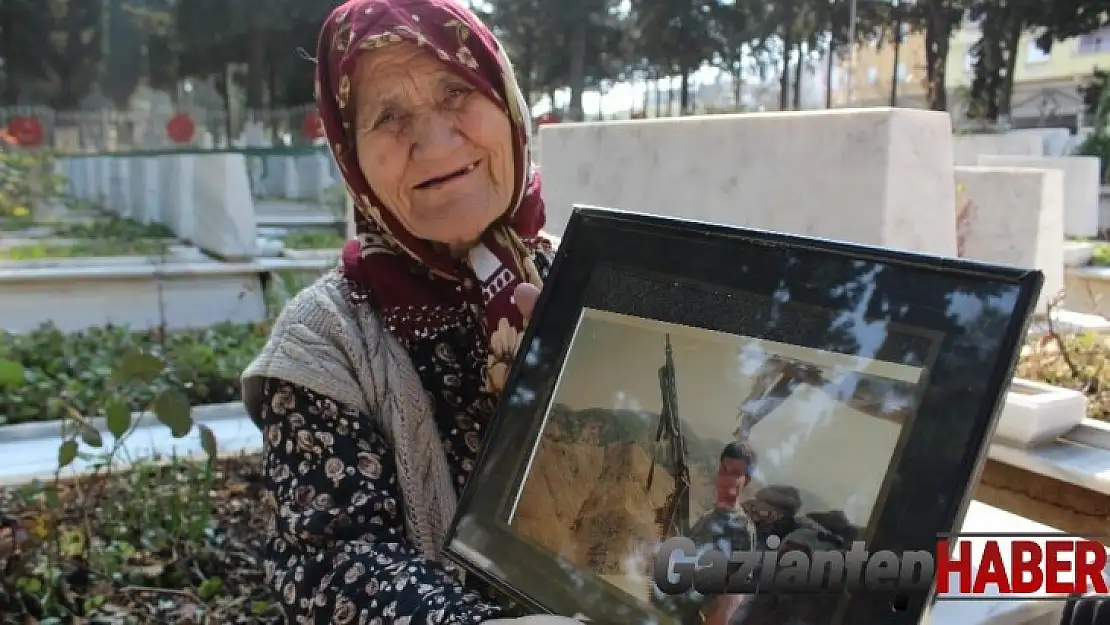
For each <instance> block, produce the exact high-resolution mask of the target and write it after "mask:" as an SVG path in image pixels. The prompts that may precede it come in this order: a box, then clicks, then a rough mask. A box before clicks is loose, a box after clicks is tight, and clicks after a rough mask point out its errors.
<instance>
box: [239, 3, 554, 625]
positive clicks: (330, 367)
mask: <svg viewBox="0 0 1110 625" xmlns="http://www.w3.org/2000/svg"><path fill="white" fill-rule="evenodd" d="M316 91H317V100H318V106H319V110H320V114H321V117H322V119H323V122H324V129H325V132H326V134H327V138H328V141H329V143H330V146H331V150H332V153H333V155H334V156H335V160H336V161H337V163H338V165H339V168H340V170H341V171H342V174H343V177H344V180H345V182H346V184H347V187H348V189H349V191H350V193H351V194H352V196H353V197H354V199H355V203H356V206H357V208H358V211H357V213H358V214H357V217H356V224H357V230H358V237H357V240H356V241H352V242H350V243H348V245H347V246H346V247H345V248H344V250H343V255H342V262H341V266H340V268H339V269H338V270H337V271H335V272H333V273H331V274H329V275H327V276H325V277H324V278H322V279H321V280H319V281H318V282H317V283H315V284H314V285H312V286H311V287H309V288H307V289H305V290H304V291H303V292H301V293H300V294H299V295H298V296H297V297H295V298H294V299H293V300H292V301H291V302H290V303H289V304H288V305H287V306H286V308H285V310H284V311H283V312H282V314H281V315H280V317H279V318H278V320H277V322H276V324H275V326H274V329H273V333H272V335H271V337H270V340H269V342H268V343H267V345H266V347H265V348H264V349H263V351H262V353H261V354H260V355H259V356H258V358H257V359H256V360H255V362H254V363H253V364H251V366H250V367H249V368H248V369H247V371H246V372H245V373H244V375H243V389H244V401H245V403H246V405H247V408H248V410H249V412H250V414H251V416H252V418H253V419H254V420H255V421H256V423H258V425H259V427H260V428H261V429H262V431H263V434H264V440H265V449H264V454H263V470H264V475H265V480H266V484H267V486H268V489H269V491H268V498H269V506H270V507H271V508H272V511H273V517H274V522H273V524H272V526H271V528H270V530H269V531H270V535H269V539H268V542H267V553H266V560H265V563H264V565H265V573H266V579H267V580H268V584H269V585H270V586H271V587H272V588H273V590H274V591H275V592H276V593H277V595H278V596H279V597H280V598H281V602H282V605H283V606H284V609H285V611H286V615H287V620H288V621H289V622H290V623H321V624H323V623H336V624H340V625H343V624H346V623H380V624H387V623H407V624H412V625H416V624H418V623H419V624H424V623H451V624H461V623H479V622H497V623H508V622H517V623H535V624H555V623H574V621H572V620H570V619H564V618H561V617H552V616H542V615H541V616H531V617H522V618H518V619H503V618H501V617H503V616H504V615H503V613H502V610H501V608H500V607H498V604H497V603H496V602H494V601H492V600H491V599H490V596H489V593H488V592H486V591H485V590H484V589H482V588H480V587H479V586H478V585H477V584H467V583H466V582H464V581H463V579H462V576H461V574H460V573H459V572H458V571H457V570H455V569H453V568H452V567H451V566H450V565H449V564H448V563H446V562H445V561H444V559H443V556H442V554H441V548H442V546H443V541H444V532H445V530H446V528H447V526H448V524H449V523H450V521H451V518H452V515H453V513H454V509H455V502H456V498H457V496H458V495H459V493H460V491H461V489H462V488H463V486H464V485H465V484H466V483H467V480H468V478H469V477H470V474H471V472H472V471H473V470H474V463H475V460H476V456H477V453H478V448H479V445H480V443H481V440H482V436H483V434H484V433H485V431H486V429H487V426H488V425H489V423H490V420H491V419H492V418H493V416H494V412H495V410H496V408H497V402H498V396H499V391H500V390H501V387H502V385H503V384H504V381H505V377H506V372H507V367H508V363H509V362H511V360H512V357H513V352H514V350H515V349H516V347H517V345H518V343H519V333H520V332H521V331H522V330H523V328H524V325H525V323H526V321H527V315H528V313H530V311H531V305H532V304H533V303H534V301H535V297H536V295H537V294H538V292H539V291H538V287H539V286H540V285H541V281H542V279H543V278H544V276H545V275H546V272H547V270H548V268H549V266H550V254H551V244H550V242H549V240H548V239H546V238H545V237H544V236H543V235H542V234H541V233H540V228H541V226H542V225H543V223H544V207H543V201H542V200H541V198H540V187H539V178H538V176H537V175H536V173H535V171H534V169H533V167H532V165H531V162H530V158H529V140H530V124H531V121H530V118H529V114H528V109H527V105H526V103H525V100H524V98H523V97H522V95H521V93H520V90H519V88H518V87H517V84H516V82H515V79H514V78H513V72H512V68H511V67H510V65H509V61H508V57H507V55H506V54H505V51H504V49H503V48H502V47H501V46H500V44H499V43H498V42H497V41H496V40H495V39H494V37H493V35H492V34H491V33H490V31H489V30H488V29H487V28H486V27H485V26H483V25H482V24H481V23H480V22H479V21H478V20H477V19H476V18H475V16H474V15H473V14H472V13H471V12H470V11H469V10H467V9H466V8H464V7H463V6H462V5H460V4H458V3H457V2H456V1H455V0H349V1H348V2H346V3H344V4H343V5H342V6H340V7H339V8H337V9H336V10H335V11H334V12H333V13H332V14H331V16H330V17H329V18H328V19H327V21H326V22H325V24H324V26H323V29H322V31H321V34H320V40H319V47H318V54H317V73H316ZM491 619H494V620H493V621H491Z"/></svg>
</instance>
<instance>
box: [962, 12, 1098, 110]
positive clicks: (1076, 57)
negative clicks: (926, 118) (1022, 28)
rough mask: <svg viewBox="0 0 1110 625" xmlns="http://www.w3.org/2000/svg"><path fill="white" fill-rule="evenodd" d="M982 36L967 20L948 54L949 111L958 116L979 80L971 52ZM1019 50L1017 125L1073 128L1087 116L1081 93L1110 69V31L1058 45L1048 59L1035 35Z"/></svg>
mask: <svg viewBox="0 0 1110 625" xmlns="http://www.w3.org/2000/svg"><path fill="white" fill-rule="evenodd" d="M980 36H981V32H980V30H979V27H978V25H976V24H975V23H974V22H971V21H970V20H968V21H965V22H964V24H963V26H962V28H961V29H960V30H958V31H957V32H956V34H955V35H954V37H953V39H952V45H951V48H950V50H949V53H948V67H947V70H948V71H947V87H948V101H949V109H950V110H952V112H953V114H954V115H956V116H957V117H958V116H959V115H960V114H962V113H963V112H964V111H966V109H967V98H968V93H969V91H968V90H969V89H970V87H971V81H972V79H973V78H974V75H975V72H974V63H975V57H974V55H973V54H972V52H971V49H972V46H974V45H975V43H976V42H977V41H979V37H980ZM1019 50H1020V51H1019V54H1018V60H1017V65H1016V67H1015V68H1014V94H1013V100H1012V115H1011V117H1012V119H1013V123H1014V125H1016V126H1039V125H1044V124H1050V125H1055V123H1054V122H1056V123H1065V124H1068V125H1071V124H1073V123H1076V121H1077V120H1076V118H1077V116H1079V117H1081V115H1082V112H1083V100H1082V97H1081V96H1080V94H1079V93H1078V92H1077V90H1076V88H1077V87H1079V86H1080V85H1083V84H1084V83H1086V82H1087V80H1089V79H1090V77H1091V75H1092V74H1093V73H1094V71H1095V69H1096V68H1105V69H1110V28H1104V29H1102V30H1099V31H1096V32H1093V33H1090V34H1087V35H1082V36H1080V37H1075V38H1073V39H1068V40H1066V41H1061V42H1057V43H1056V44H1054V45H1053V46H1052V51H1051V52H1049V53H1048V54H1046V53H1044V52H1042V51H1041V50H1040V48H1038V47H1037V44H1036V37H1035V36H1034V35H1024V36H1023V37H1022V39H1021V44H1020V46H1019Z"/></svg>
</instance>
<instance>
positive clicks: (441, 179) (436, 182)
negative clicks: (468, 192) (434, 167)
mask: <svg viewBox="0 0 1110 625" xmlns="http://www.w3.org/2000/svg"><path fill="white" fill-rule="evenodd" d="M480 162H481V161H474V162H473V163H470V164H469V165H467V166H466V167H462V168H459V169H456V170H455V171H453V172H451V173H449V174H446V175H443V176H436V177H435V178H429V179H427V180H425V181H424V182H421V183H420V184H418V185H416V188H417V189H419V190H421V191H427V190H429V189H436V188H438V187H441V186H443V185H446V184H450V183H452V182H454V181H456V180H458V179H460V178H462V177H463V176H466V175H467V174H469V173H471V172H473V171H474V170H475V169H478V164H479V163H480Z"/></svg>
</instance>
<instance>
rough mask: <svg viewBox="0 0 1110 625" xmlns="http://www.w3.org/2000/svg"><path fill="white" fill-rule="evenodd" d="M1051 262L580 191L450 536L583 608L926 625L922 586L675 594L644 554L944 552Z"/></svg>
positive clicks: (673, 622) (534, 595)
mask: <svg viewBox="0 0 1110 625" xmlns="http://www.w3.org/2000/svg"><path fill="white" fill-rule="evenodd" d="M1041 282H1042V277H1041V274H1040V273H1039V272H1036V271H1030V270H1024V269H1017V268H1008V267H999V266H993V265H987V264H982V263H975V262H969V261H963V260H957V259H947V258H938V257H930V256H925V255H919V254H911V253H906V252H899V251H891V250H884V249H878V248H873V247H866V246H859V245H851V244H845V243H836V242H830V241H823V240H817V239H811V238H805V237H796V236H789V235H783V234H775V233H769V232H762V231H754V230H745V229H740V228H733V227H726V226H718V225H712V224H705V223H697V222H689V221H683V220H678V219H670V218H663V217H655V216H647V215H640V214H634V213H627V212H622V211H612V210H606V209H600V208H592V207H576V208H575V212H574V214H573V216H572V217H571V220H570V223H569V225H568V227H567V230H566V233H565V236H564V238H563V240H562V243H561V245H560V248H559V251H558V256H557V258H556V261H555V265H554V267H553V269H552V273H551V275H550V276H549V279H548V282H547V284H546V286H545V288H544V292H543V294H542V296H541V298H540V301H539V302H538V303H537V307H536V311H535V313H534V315H533V318H532V322H531V325H530V327H529V330H528V332H527V333H526V334H525V336H524V338H523V341H522V346H521V350H520V352H519V355H518V360H517V362H516V365H515V367H514V369H513V373H512V375H511V376H510V379H509V383H508V388H507V390H506V393H505V396H504V398H503V400H502V403H501V408H500V410H499V413H498V416H497V418H496V421H495V422H494V424H493V426H492V428H491V430H490V431H489V432H488V433H487V437H486V441H485V447H484V449H483V451H482V455H481V458H480V460H479V466H478V468H477V472H476V474H475V476H474V478H473V479H472V482H471V484H470V485H469V486H468V488H467V490H466V492H465V494H464V496H463V497H462V499H461V500H460V502H459V506H458V512H457V515H456V518H455V522H454V524H453V526H452V528H451V530H450V533H449V536H448V541H447V545H446V550H447V553H448V555H449V556H450V557H451V558H452V559H453V560H455V561H456V562H458V563H459V564H460V565H461V566H462V567H463V568H464V569H465V570H466V571H468V572H469V573H470V574H473V575H476V576H478V577H480V578H482V579H484V580H485V581H487V582H488V583H490V584H492V585H494V586H495V587H497V588H498V589H500V590H501V591H503V592H504V593H506V594H507V595H508V596H510V597H512V598H513V599H514V600H516V601H518V602H519V603H521V604H523V605H524V606H525V607H527V608H529V609H531V610H534V611H539V612H548V613H554V614H561V615H564V616H573V615H580V616H582V617H585V618H586V619H589V622H591V623H600V624H605V625H609V624H612V625H618V624H619V625H627V624H658V625H694V624H701V623H707V624H709V625H725V624H729V625H741V624H743V625H781V624H783V623H794V624H801V625H839V624H841V623H844V624H848V623H859V622H881V623H884V624H889V625H899V624H903V623H904V624H906V625H909V624H914V625H916V624H917V623H918V621H919V619H920V617H921V614H922V612H923V611H924V609H925V607H926V605H927V604H928V603H929V602H930V601H931V599H932V597H931V594H932V593H920V596H908V597H907V596H890V595H887V596H877V595H872V594H865V593H856V594H855V595H854V596H853V595H852V594H851V593H849V592H847V591H846V592H844V593H840V594H837V593H825V594H814V595H812V596H804V597H796V596H790V597H778V598H777V600H776V598H775V597H764V596H763V595H761V594H758V593H757V594H749V595H744V596H739V597H732V598H731V600H730V601H728V602H726V601H724V600H722V599H720V598H719V597H713V596H709V595H706V596H702V595H698V594H697V593H687V594H686V595H680V596H672V595H667V594H665V593H663V592H661V591H660V589H659V587H658V586H657V585H656V583H655V579H654V577H653V570H654V567H655V557H656V553H657V552H658V550H659V547H660V545H661V544H662V543H663V542H664V541H666V540H667V539H669V538H673V537H676V536H684V537H689V538H691V539H692V540H694V541H695V542H697V541H699V540H705V541H709V542H712V543H713V544H716V545H720V546H722V547H724V548H726V549H727V550H761V549H762V550H766V549H768V548H774V547H775V546H776V545H790V546H792V547H797V546H798V545H802V546H803V547H804V548H807V549H839V548H841V547H843V546H845V545H847V544H849V543H852V542H853V541H857V540H862V541H865V543H866V545H867V546H868V548H869V549H871V550H876V549H893V550H896V551H904V550H918V549H921V550H928V551H933V550H934V549H935V546H936V540H937V534H938V532H950V531H954V530H955V529H957V528H958V527H959V526H960V523H961V522H962V517H963V514H964V511H965V510H966V507H967V505H968V503H969V496H970V488H971V485H973V484H974V482H975V480H977V479H978V476H979V472H980V471H981V468H982V463H983V462H984V461H985V457H986V453H985V452H986V446H987V443H988V441H989V438H990V435H991V432H992V430H993V427H994V423H995V421H996V417H997V414H998V411H999V409H1000V407H1001V404H1002V396H1003V395H1004V391H1005V389H1006V387H1007V386H1008V384H1009V380H1010V378H1011V377H1012V375H1013V369H1014V365H1015V362H1016V358H1017V355H1018V351H1019V348H1020V345H1021V343H1022V337H1023V336H1024V333H1025V330H1026V325H1027V323H1028V320H1029V318H1030V316H1031V315H1032V312H1033V307H1034V306H1035V303H1036V301H1037V297H1038V295H1039V291H1040V286H1041ZM699 544H700V543H699ZM845 548H846V547H845ZM726 603H727V605H726Z"/></svg>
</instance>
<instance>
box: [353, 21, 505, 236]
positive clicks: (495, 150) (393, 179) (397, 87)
mask: <svg viewBox="0 0 1110 625" xmlns="http://www.w3.org/2000/svg"><path fill="white" fill-rule="evenodd" d="M354 82H355V84H354V91H355V104H356V106H357V109H356V117H355V128H356V132H357V135H356V136H357V139H358V146H357V150H358V162H359V168H360V169H361V170H362V173H363V175H364V176H365V177H366V181H367V182H368V183H370V187H371V188H372V189H373V190H374V193H375V194H377V196H378V197H379V198H380V199H381V201H382V202H383V203H384V204H385V208H386V210H388V211H389V212H390V213H392V214H393V215H394V216H395V217H396V218H397V219H398V221H400V222H401V224H402V225H404V227H405V228H406V229H407V230H408V231H409V232H410V233H411V234H413V235H415V236H417V237H420V238H422V239H427V240H430V241H434V242H437V243H442V244H444V245H447V246H449V247H450V248H451V249H452V250H453V251H456V252H461V251H465V250H466V249H468V248H469V247H470V246H471V245H473V244H474V242H476V241H477V240H478V238H479V237H481V235H482V233H483V232H485V230H486V228H488V227H489V225H490V224H491V223H492V222H493V221H494V220H495V219H497V218H498V217H500V216H501V214H502V213H504V212H505V211H506V210H507V209H508V208H509V201H510V200H511V199H512V194H513V188H514V182H515V181H514V167H513V146H512V129H511V125H510V122H509V117H508V115H506V114H505V113H504V112H503V111H502V110H501V108H500V107H499V106H498V105H496V104H494V103H493V102H492V101H491V100H490V99H488V98H486V97H485V96H484V95H482V94H481V93H479V92H478V91H476V90H475V89H474V87H472V86H471V85H470V84H469V83H468V82H467V81H465V80H463V79H462V78H460V77H459V76H457V75H456V74H453V73H451V72H450V71H449V70H448V69H447V67H446V66H445V65H444V64H443V63H441V62H440V61H438V60H437V59H436V58H434V57H432V56H431V55H430V54H428V53H426V52H425V51H423V50H422V49H421V48H419V47H417V46H416V45H414V44H407V43H406V44H394V45H391V46H388V47H385V48H382V49H380V50H375V51H373V52H369V53H366V54H364V55H363V56H362V57H361V58H360V59H359V61H358V66H357V68H356V71H355V76H354Z"/></svg>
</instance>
